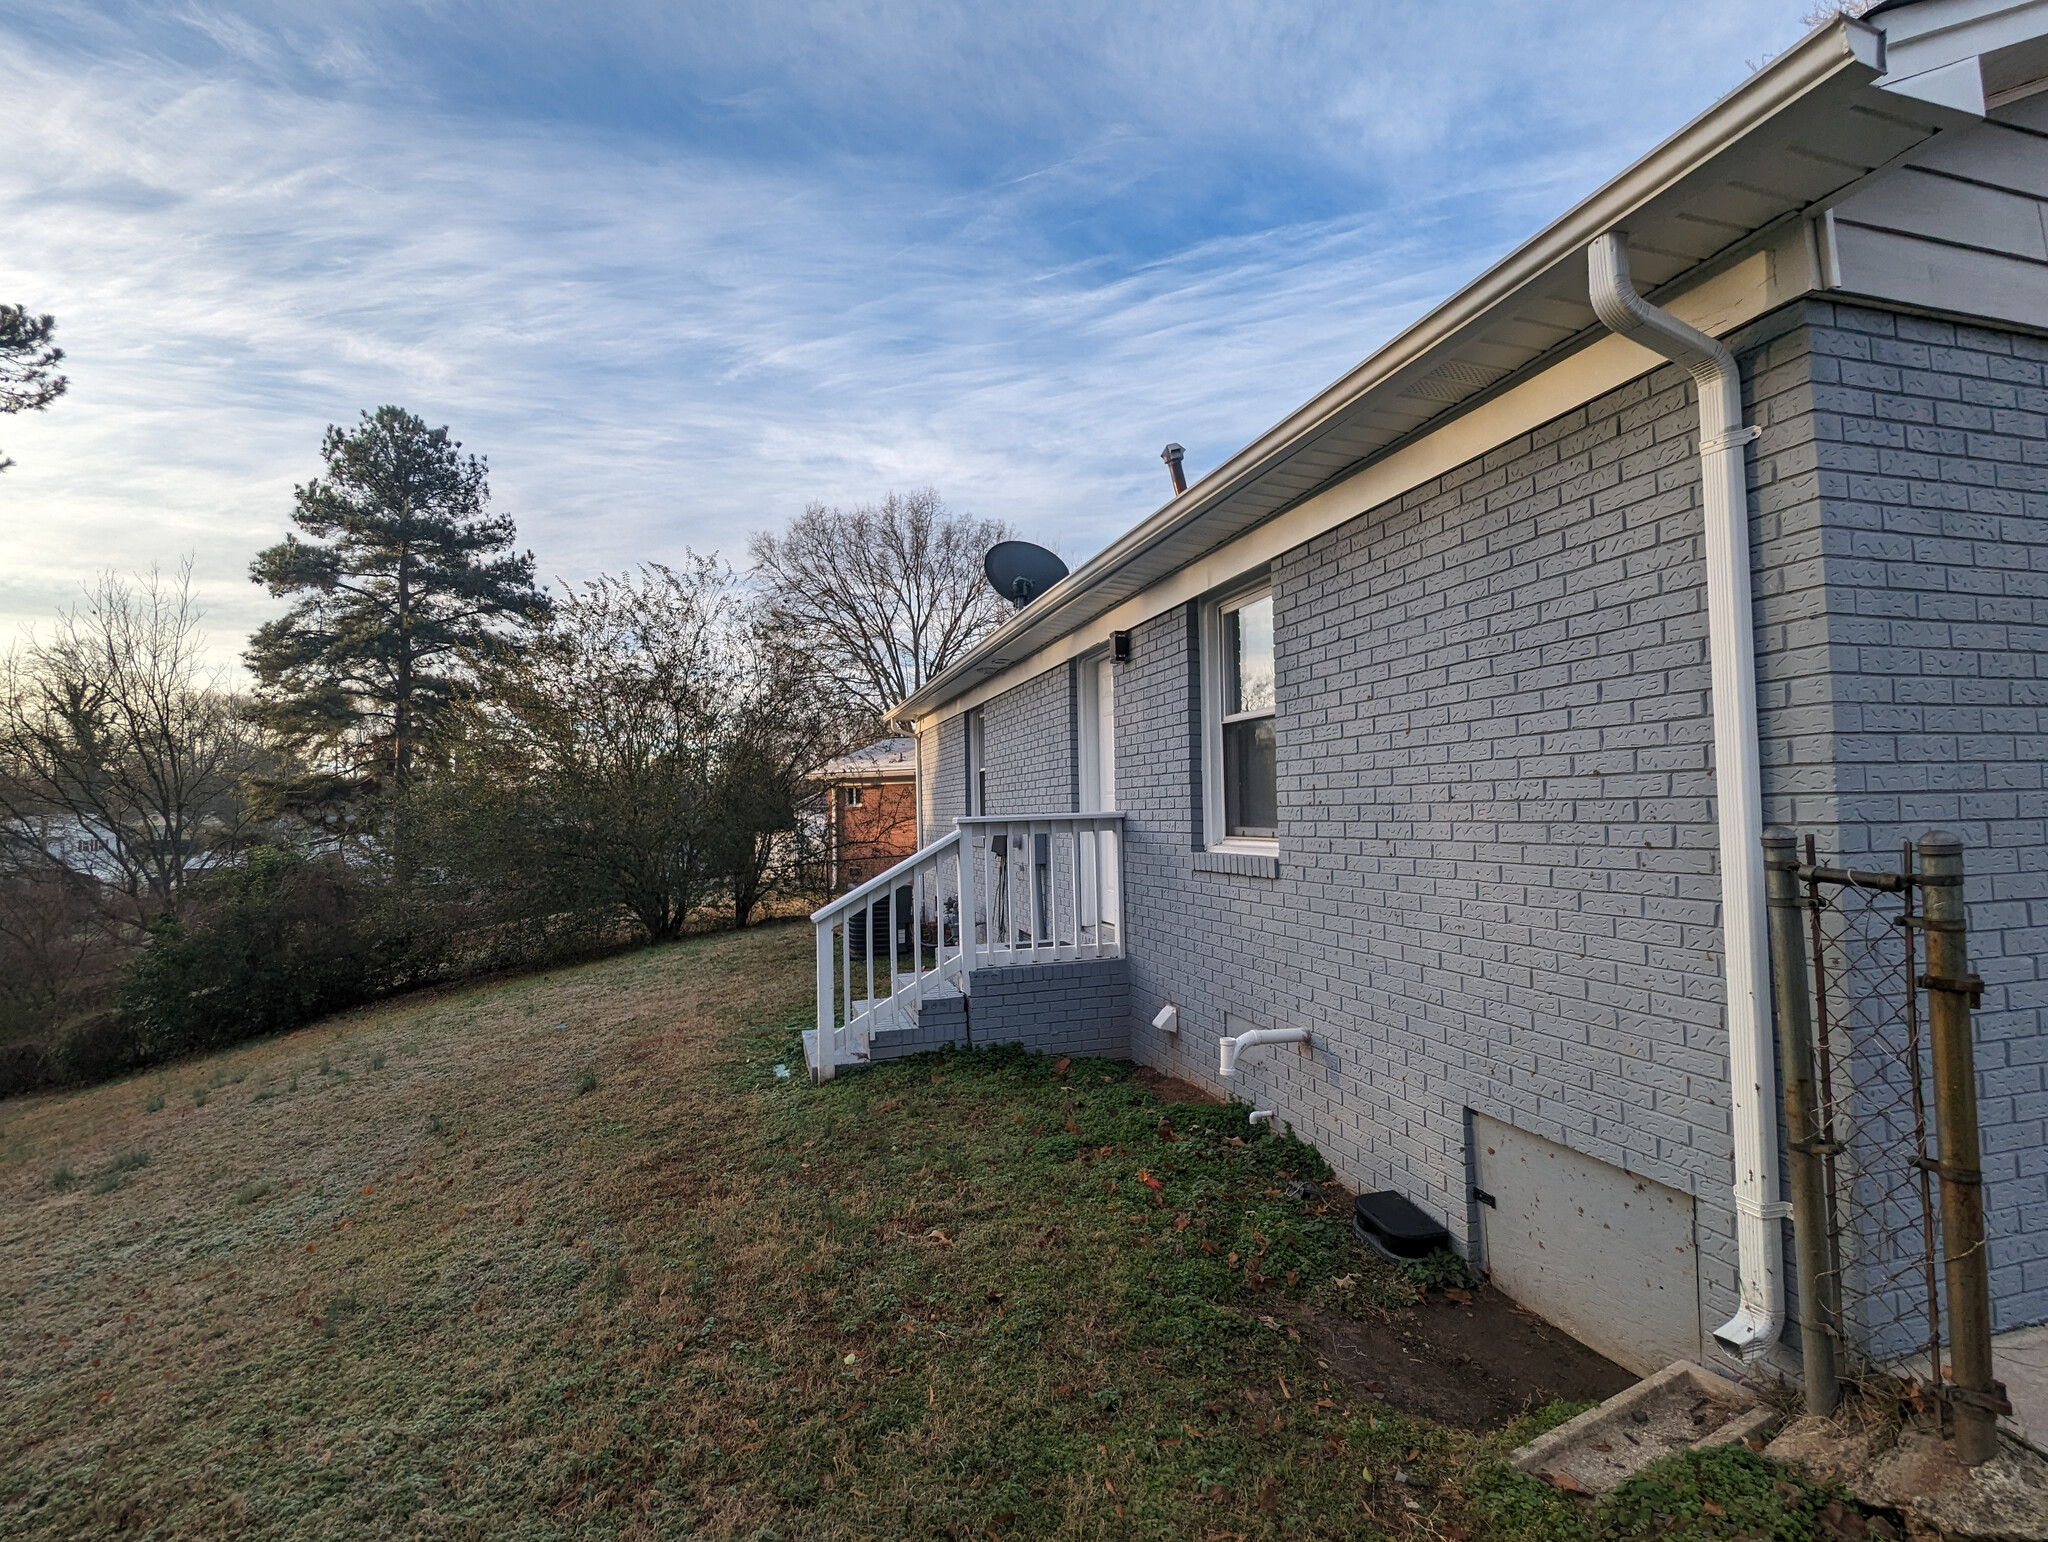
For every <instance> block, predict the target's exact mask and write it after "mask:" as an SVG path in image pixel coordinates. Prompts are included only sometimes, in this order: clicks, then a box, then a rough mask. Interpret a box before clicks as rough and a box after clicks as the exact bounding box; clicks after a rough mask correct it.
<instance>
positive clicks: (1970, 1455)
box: [1919, 830, 2009, 1467]
mask: <svg viewBox="0 0 2048 1542" xmlns="http://www.w3.org/2000/svg"><path fill="white" fill-rule="evenodd" d="M1919 883H1920V887H1921V888H1922V890H1924V891H1925V895H1926V903H1925V905H1924V906H1923V913H1924V915H1925V917H1926V920H1925V922H1924V925H1925V927H1926V931H1927V973H1925V974H1924V975H1922V976H1921V977H1920V983H1921V984H1922V985H1924V986H1926V987H1927V1037H1928V1042H1929V1046H1930V1048H1931V1049H1932V1050H1933V1059H1934V1109H1935V1126H1936V1134H1937V1136H1938V1138H1939V1141H1940V1151H1941V1160H1940V1162H1939V1163H1938V1164H1937V1166H1936V1169H1935V1170H1936V1172H1937V1174H1938V1175H1939V1177H1940V1179H1941V1242H1942V1248H1943V1250H1944V1251H1945V1252H1946V1254H1947V1259H1946V1272H1947V1280H1948V1328H1949V1364H1950V1367H1951V1374H1952V1376H1953V1378H1954V1385H1953V1386H1952V1387H1951V1388H1950V1389H1949V1391H1948V1398H1949V1404H1950V1407H1951V1408H1952V1409H1953V1411H1954V1414H1955V1431H1956V1455H1957V1456H1958V1457H1960V1458H1961V1459H1962V1460H1963V1461H1964V1462H1965V1463H1967V1464H1968V1465H1970V1466H1972V1467H1974V1466H1976V1465H1978V1464H1979V1463H1981V1462H1986V1461H1989V1460H1990V1459H1991V1458H1992V1457H1993V1456H1996V1455H1997V1454H1998V1416H1999V1414H2000V1413H2003V1412H2006V1411H2007V1410H2008V1408H2009V1405H2008V1404H2007V1403H2006V1401H2005V1389H2004V1388H2003V1387H2001V1386H1999V1385H1998V1383H1997V1382H1996V1381H1994V1380H1993V1379H1992V1376H1991V1270H1990V1263H1989V1260H1988V1259H1987V1258H1986V1256H1985V1248H1984V1174H1983V1167H1982V1157H1981V1153H1980V1148H1979V1142H1978V1135H1977V1062H1976V1054H1975V1052H1974V1050H1973V1049H1972V1047H1971V1043H1970V1008H1971V1007H1972V1006H1973V1005H1975V1004H1976V1002H1977V1000H1978V999H1979V998H1980V997H1981V995H1982V994H1983V990H1984V982H1983V981H1982V980H1980V979H1978V978H1977V977H1976V976H1975V975H1973V974H1971V973H1970V950H1969V940H1968V933H1967V930H1966V923H1965V915H1964V909H1963V843H1962V842H1961V841H1960V840H1958V839H1957V838H1956V837H1955V836H1953V835H1950V834H1948V833H1947V832H1945V831H1939V830H1934V831H1929V832H1928V833H1927V834H1926V835H1925V836H1923V837H1922V838H1921V841H1920V876H1919Z"/></svg>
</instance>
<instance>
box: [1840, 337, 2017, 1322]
mask: <svg viewBox="0 0 2048 1542" xmlns="http://www.w3.org/2000/svg"><path fill="white" fill-rule="evenodd" d="M1810 331H1811V335H1812V352H1813V370H1812V373H1813V382H1814V384H1813V393H1814V399H1815V407H1816V413H1815V440H1816V449H1817V471H1816V475H1817V477H1818V479H1819V483H1820V487H1821V491H1822V495H1823V497H1824V498H1825V500H1826V506H1827V511H1828V513H1827V540H1826V566H1827V575H1828V587H1829V596H1830V603H1829V607H1828V633H1827V646H1828V649H1829V653H1830V657H1831V660H1832V663H1833V666H1834V676H1833V680H1834V690H1833V692H1832V700H1831V703H1830V705H1831V707H1832V713H1833V721H1832V725H1831V726H1832V734H1833V741H1834V747H1835V756H1836V764H1837V776H1836V783H1837V785H1836V789H1835V798H1836V800H1837V805H1838V806H1837V810H1836V812H1837V814H1838V817H1839V820H1840V825H1841V828H1840V833H1839V837H1838V845H1839V848H1840V850H1841V851H1842V852H1843V854H1844V855H1845V856H1847V857H1849V858H1851V859H1854V860H1857V861H1858V862H1859V865H1872V866H1876V865H1882V866H1885V867H1891V866H1894V865H1896V861H1897V853H1898V848H1899V843H1900V842H1902V841H1905V840H1909V839H1915V838H1917V837H1918V836H1920V835H1921V834H1922V833H1923V832H1925V831H1926V830H1928V829H1930V828H1943V829H1947V830H1952V831H1954V832H1956V833H1957V834H1959V835H1961V836H1962V838H1963V840H1964V842H1965V843H1966V847H1967V850H1966V852H1965V858H1964V860H1965V862H1966V864H1967V871H1968V874H1969V877H1968V882H1967V885H1966V888H1965V891H1964V892H1965V896H1966V899H1967V902H1968V905H1969V922H1970V952H1971V963H1972V966H1973V967H1974V968H1975V970H1976V972H1977V973H1978V974H1979V975H1981V976H1982V977H1983V978H1984V981H1985V983H1986V990H1985V993H1984V1001H1983V1006H1982V1009H1981V1010H1980V1011H1979V1012H1978V1013H1977V1014H1976V1038H1977V1068H1978V1084H1979V1098H1980V1117H1981V1121H1982V1129H1983V1141H1984V1182H1985V1189H1984V1197H1985V1203H1986V1208H1987V1212H1988V1221H1989V1225H1990V1233H1991V1242H1990V1260H1991V1288H1992V1304H1993V1314H1994V1318H1995V1320H1996V1322H1997V1325H1998V1326H1999V1327H2001V1328H2004V1327H2011V1326H2016V1325H2018V1324H2022V1323H2028V1322H2035V1321H2039V1320H2041V1319H2042V1318H2044V1317H2048V1077H2044V1070H2043V1067H2044V1063H2048V1019H2044V1011H2048V791H2044V776H2043V766H2044V763H2048V342H2044V341H2043V340H2042V339H2040V338H2035V337H2027V336H2021V335H2015V334H2011V333H2002V332H1995V331H1986V330H1981V329H1976V328H1972V327H1968V326H1964V325H1959V324H1956V323H1951V322H1943V321H1934V320H1928V319H1924V318H1919V317H1913V316H1900V315H1892V314H1888V313H1885V312H1879V311H1871V310H1862V309H1857V308H1854V307H1851V306H1847V305H1838V306H1816V307H1814V314H1813V318H1812V323H1811V327H1810ZM1822 844H1823V846H1825V845H1826V837H1825V836H1823V837H1822Z"/></svg>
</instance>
